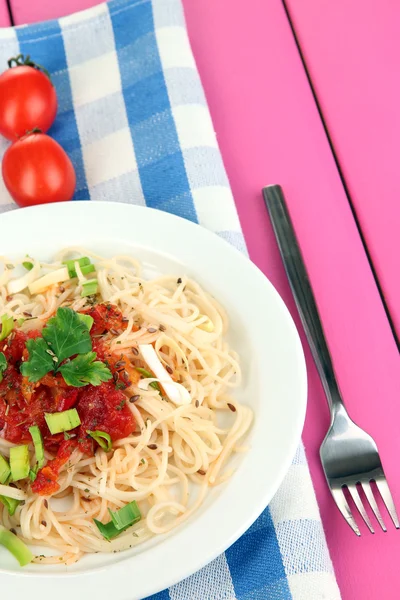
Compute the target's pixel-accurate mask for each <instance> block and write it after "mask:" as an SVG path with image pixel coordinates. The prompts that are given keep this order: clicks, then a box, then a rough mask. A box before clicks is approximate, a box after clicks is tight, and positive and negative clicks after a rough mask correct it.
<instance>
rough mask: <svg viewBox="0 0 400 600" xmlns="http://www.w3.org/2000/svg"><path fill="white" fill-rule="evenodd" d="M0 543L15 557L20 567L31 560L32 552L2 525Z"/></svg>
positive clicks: (0, 526)
mask: <svg viewBox="0 0 400 600" xmlns="http://www.w3.org/2000/svg"><path fill="white" fill-rule="evenodd" d="M0 544H1V545H2V546H4V548H7V550H8V551H9V552H11V554H12V555H13V556H14V557H15V558H16V559H17V561H18V562H19V564H20V565H21V567H24V566H25V565H27V564H29V563H30V562H31V561H32V560H33V555H32V552H31V551H30V550H29V548H28V546H26V545H25V544H24V542H22V541H21V540H20V539H19V538H18V537H17V536H16V535H14V534H13V533H11V531H8V529H6V528H5V527H3V525H0Z"/></svg>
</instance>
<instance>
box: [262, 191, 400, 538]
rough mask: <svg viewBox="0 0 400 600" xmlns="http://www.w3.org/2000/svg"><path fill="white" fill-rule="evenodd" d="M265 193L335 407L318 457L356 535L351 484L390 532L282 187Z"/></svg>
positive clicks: (378, 467) (379, 479) (375, 464)
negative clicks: (347, 405)
mask: <svg viewBox="0 0 400 600" xmlns="http://www.w3.org/2000/svg"><path fill="white" fill-rule="evenodd" d="M263 194H264V200H265V203H266V205H267V208H268V212H269V215H270V218H271V222H272V225H273V228H274V232H275V236H276V239H277V241H278V246H279V250H280V253H281V256H282V260H283V264H284V266H285V270H286V274H287V276H288V279H289V283H290V286H291V288H292V292H293V295H294V298H295V301H296V305H297V308H298V311H299V313H300V317H301V320H302V323H303V326H304V329H305V332H306V335H307V339H308V342H309V344H310V347H311V351H312V355H313V357H314V361H315V364H316V366H317V369H318V372H319V376H320V378H321V380H322V384H323V387H324V390H325V394H326V397H327V399H328V404H329V409H330V412H331V424H330V427H329V430H328V433H327V434H326V437H325V439H324V441H323V443H322V445H321V448H320V456H321V462H322V466H323V468H324V472H325V476H326V480H327V482H328V486H329V488H330V490H331V493H332V496H333V499H334V501H335V502H336V506H337V507H338V509H339V510H340V512H341V513H342V515H343V516H344V518H345V519H346V521H347V523H348V524H349V525H350V527H351V528H352V530H353V531H354V532H355V533H356V534H357V535H358V536H359V535H361V533H360V530H359V528H358V525H357V523H356V521H355V519H354V516H353V514H352V511H351V508H350V506H349V503H348V501H347V498H346V495H345V493H344V490H345V489H347V490H348V494H349V495H350V496H351V498H352V499H353V501H354V504H355V506H356V507H357V509H358V511H359V513H360V514H361V516H362V518H363V519H364V521H365V523H366V525H367V527H368V529H369V530H370V531H371V533H374V529H373V527H372V524H371V521H370V518H369V516H368V513H367V512H366V510H365V506H364V503H363V500H362V495H360V491H361V489H362V490H363V492H364V496H365V499H366V501H367V502H368V503H369V505H370V507H371V509H372V511H373V513H374V515H375V517H376V518H377V520H378V522H379V524H380V526H381V527H382V529H383V531H386V526H385V523H384V521H383V518H382V515H381V513H380V510H379V508H378V504H377V502H376V498H375V495H374V492H373V490H372V487H371V482H373V481H374V482H375V483H376V486H377V489H378V490H379V492H380V494H381V496H382V499H383V502H384V504H385V506H386V508H387V510H388V512H389V514H390V516H391V518H392V521H393V523H394V526H395V527H396V529H399V527H400V525H399V519H398V516H397V513H396V508H395V505H394V502H393V498H392V495H391V493H390V490H389V486H388V483H387V480H386V477H385V473H384V471H383V467H382V463H381V459H380V458H379V453H378V448H377V446H376V444H375V442H374V440H373V439H372V437H371V436H370V435H368V433H366V432H365V431H363V430H362V429H360V427H358V426H357V425H356V424H355V423H354V422H353V421H352V420H351V419H350V417H349V415H348V413H347V410H346V408H345V406H344V403H343V399H342V396H341V393H340V390H339V386H338V383H337V381H336V377H335V372H334V369H333V364H332V359H331V356H330V353H329V349H328V346H327V343H326V340H325V336H324V332H323V328H322V324H321V320H320V317H319V313H318V309H317V305H316V303H315V299H314V295H313V292H312V289H311V286H310V282H309V279H308V275H307V271H306V268H305V265H304V262H303V258H302V255H301V251H300V248H299V245H298V242H297V239H296V234H295V232H294V229H293V225H292V222H291V219H290V216H289V213H288V210H287V207H286V203H285V199H284V196H283V193H282V189H281V188H280V186H278V185H271V186H268V187H266V188H264V190H263Z"/></svg>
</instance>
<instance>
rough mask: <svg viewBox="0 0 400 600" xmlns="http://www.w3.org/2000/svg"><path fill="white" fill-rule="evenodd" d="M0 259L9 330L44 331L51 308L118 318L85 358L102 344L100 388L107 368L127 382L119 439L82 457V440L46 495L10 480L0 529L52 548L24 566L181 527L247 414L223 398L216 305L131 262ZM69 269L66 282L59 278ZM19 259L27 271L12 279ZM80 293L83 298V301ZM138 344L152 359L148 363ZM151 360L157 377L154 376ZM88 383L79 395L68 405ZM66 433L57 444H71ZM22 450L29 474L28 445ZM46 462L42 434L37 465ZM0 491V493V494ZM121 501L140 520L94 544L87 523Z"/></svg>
mask: <svg viewBox="0 0 400 600" xmlns="http://www.w3.org/2000/svg"><path fill="white" fill-rule="evenodd" d="M82 256H85V257H88V258H89V260H90V263H91V264H93V265H94V266H95V269H94V270H93V271H91V272H90V273H89V274H87V275H86V274H85V272H84V271H85V269H84V267H82V266H81V264H80V262H79V261H78V259H77V258H75V257H82ZM1 260H2V263H3V272H2V275H1V276H0V315H7V316H8V317H12V318H13V320H14V324H15V330H17V329H18V330H20V331H21V332H23V333H24V334H25V335H26V336H29V335H31V334H32V332H40V331H43V328H44V327H45V326H46V323H48V320H49V319H50V318H51V317H54V315H55V314H56V313H57V310H58V309H59V308H60V307H68V308H70V309H73V311H76V312H79V313H82V314H88V315H92V316H93V315H94V316H95V317H96V314H97V313H96V311H98V310H99V309H98V307H99V306H100V307H104V306H106V307H110V306H111V307H112V309H113V311H118V314H119V312H120V314H121V315H122V320H120V321H119V322H117V324H116V326H115V327H111V328H108V329H107V330H104V331H100V332H97V333H95V334H94V335H92V333H91V335H92V340H93V350H94V351H96V350H97V351H98V354H100V355H101V351H100V347H101V348H103V349H104V348H107V353H108V354H104V356H105V357H106V358H105V359H104V360H105V362H106V364H108V366H109V367H110V369H111V372H112V373H113V375H114V377H113V380H111V382H108V383H104V384H102V385H104V386H109V387H111V386H112V387H113V388H114V387H115V386H117V387H118V382H117V383H116V378H115V374H116V373H117V379H118V373H119V371H118V363H122V364H123V367H124V369H123V371H126V372H127V373H128V375H129V377H128V376H127V377H126V381H125V382H123V383H124V385H123V386H122V389H120V391H119V393H122V394H123V395H124V398H125V400H126V404H125V406H124V410H126V411H128V412H129V415H130V417H133V419H132V423H134V428H133V431H131V432H129V434H128V435H124V437H119V439H115V437H116V436H114V439H113V441H112V448H111V450H109V451H107V449H103V448H102V447H100V446H99V445H96V448H95V451H94V452H87V451H85V446H84V445H83V446H82V444H79V445H77V446H74V448H73V451H72V453H71V455H70V456H69V458H68V460H67V461H66V462H65V464H63V465H61V468H60V470H59V474H58V478H57V491H56V492H55V493H53V494H51V495H50V494H44V495H43V494H42V493H35V492H34V491H33V490H34V489H35V483H36V482H34V483H32V481H30V480H29V478H26V479H22V480H19V481H16V482H15V483H14V484H12V486H13V487H11V488H9V489H11V490H12V491H11V494H14V496H18V498H17V499H19V500H22V502H21V503H20V504H19V505H18V506H17V508H16V510H15V513H14V514H13V515H10V514H9V511H8V510H7V508H6V506H5V505H4V506H3V505H2V504H0V523H2V524H3V526H4V527H5V528H7V529H11V530H13V531H15V532H16V534H17V536H18V537H19V538H20V539H21V540H22V541H24V542H25V543H27V544H35V545H39V546H47V547H49V548H51V549H52V551H51V552H50V553H49V555H40V556H35V557H34V558H33V562H37V563H45V564H51V563H57V564H60V562H63V563H65V564H72V563H73V562H75V561H77V560H79V559H80V558H81V557H82V556H83V555H84V554H85V553H92V552H115V551H120V550H125V549H127V548H130V547H132V546H136V545H138V544H140V543H142V542H143V541H145V540H146V539H148V538H150V537H151V536H153V535H156V534H162V533H166V532H168V531H169V530H171V529H172V528H174V527H176V526H178V525H180V524H181V523H183V522H184V521H185V520H186V519H188V518H189V517H190V515H192V514H193V512H194V511H196V509H197V508H198V507H199V506H200V505H201V503H202V502H203V500H204V498H205V496H206V495H207V492H208V491H209V489H210V487H212V486H216V485H218V484H220V483H221V482H223V481H225V480H226V479H227V478H228V477H229V476H230V475H231V473H232V469H229V467H228V468H226V465H227V462H228V461H229V458H230V457H231V455H232V454H233V453H235V452H237V451H240V450H241V449H242V448H241V447H240V440H241V438H242V437H243V436H244V435H245V434H246V433H247V432H248V430H249V427H250V425H251V421H252V412H251V410H250V409H249V408H248V407H246V406H243V405H242V404H240V403H239V402H237V401H236V400H235V399H234V398H233V397H231V396H230V395H229V393H230V391H231V390H233V389H234V388H235V387H237V386H239V385H240V382H241V370H240V365H239V362H238V356H237V354H236V353H235V352H234V351H232V350H231V349H230V347H229V346H228V344H227V342H226V340H225V337H224V336H225V334H226V331H227V329H228V320H227V316H226V314H225V312H224V310H223V308H222V307H221V306H220V305H219V304H218V303H217V302H216V300H215V299H214V298H213V297H212V296H210V295H209V294H208V293H206V292H205V291H204V290H203V289H202V288H201V287H200V285H198V284H197V283H196V282H195V281H193V280H192V279H189V278H188V277H184V276H182V277H180V278H178V279H177V278H176V277H175V276H169V275H164V276H161V277H158V278H156V279H153V280H150V281H149V280H146V279H145V278H144V277H143V275H142V267H141V265H140V264H139V262H138V261H136V260H134V259H133V258H132V257H130V256H116V257H114V258H110V259H108V258H103V257H101V256H98V255H96V254H93V253H90V252H88V251H87V250H85V249H83V248H68V249H66V250H64V251H62V252H60V253H59V254H58V255H57V256H56V258H55V260H54V262H52V263H39V262H38V261H36V260H34V259H32V258H25V259H24V260H23V261H17V262H14V263H11V261H10V260H9V259H8V258H4V257H3V258H2V259H1ZM68 261H69V265H71V263H72V264H73V266H74V267H75V273H72V274H73V275H76V276H74V277H72V278H71V277H69V278H67V279H63V280H62V281H61V280H60V277H61V279H62V272H63V273H64V275H63V277H65V266H64V265H65V263H66V262H68ZM27 262H28V265H27V264H26V263H27ZM22 263H24V264H25V267H27V268H28V269H29V270H28V271H27V272H24V271H22V275H20V276H18V270H21V269H22ZM86 271H88V269H86ZM69 275H71V272H70V273H69ZM46 277H47V279H46ZM23 278H25V279H23ZM88 286H89V287H88ZM85 289H90V290H91V291H92V292H93V293H92V294H90V295H83V294H84V290H85ZM13 290H16V291H15V292H14V293H10V291H11V292H12V291H13ZM116 314H117V313H116ZM23 319H24V320H23ZM22 320H23V321H22ZM17 324H19V325H18V326H17ZM94 324H95V326H96V325H98V323H97V321H96V319H95V321H94ZM15 330H14V333H15ZM96 331H97V330H96ZM35 335H39V334H35ZM100 345H101V346H100ZM0 346H1V343H0ZM145 348H147V349H149V348H150V351H151V352H152V353H153V354H152V356H153V364H149V363H150V362H151V361H150V360H149V358H148V357H147V355H145V352H144V349H145ZM148 352H149V350H147V354H148ZM151 352H150V354H151ZM145 356H146V357H147V359H146V358H145ZM149 356H150V355H149ZM110 357H111V358H112V360H113V362H112V360H111V358H110ZM22 360H26V353H25V359H24V358H23V359H22ZM107 361H108V362H107ZM154 361H156V362H157V365H158V369H159V371H160V368H161V369H162V371H160V373H161V372H162V373H167V374H168V376H166V377H167V378H166V377H164V376H157V374H156V369H155V363H154ZM128 363H129V364H128ZM110 365H112V367H111V366H110ZM157 365H156V366H157ZM35 385H40V382H38V384H35ZM64 387H65V386H64ZM93 387H94V386H92V385H88V386H82V387H80V388H79V394H80V396H79V397H80V398H84V397H85V394H86V395H87V394H88V393H89V388H93ZM100 389H102V388H99V390H100ZM35 390H37V388H35ZM167 390H168V393H167ZM183 392H184V393H183ZM36 393H37V391H36ZM93 393H94V392H93ZM185 398H186V399H187V398H189V400H188V402H186V401H185ZM3 400H4V398H3ZM0 402H2V398H0ZM81 402H83V400H79V402H78V404H77V405H76V406H77V411H78V413H79V412H80V408H79V407H80V403H81ZM104 410H106V408H105V409H104ZM220 414H227V415H229V419H227V420H228V421H229V423H230V424H229V426H226V425H225V424H221V420H220V418H219V415H220ZM4 419H5V422H4V423H3V429H2V431H0V454H1V455H2V456H3V457H5V458H6V460H8V459H9V457H10V449H11V448H12V447H13V446H15V443H12V442H10V441H9V439H7V438H8V436H7V424H6V417H4ZM81 419H82V415H81ZM1 427H2V424H1V412H0V429H1ZM43 431H44V430H43ZM74 431H76V430H72V432H69V433H68V434H66V437H67V438H69V439H72V440H73V439H74V435H75V433H74ZM49 439H50V438H49ZM85 443H86V442H85ZM91 443H94V442H92V441H91ZM29 448H30V466H31V468H33V466H34V462H35V456H34V448H33V446H32V445H30V446H29ZM53 458H54V451H53V452H52V451H51V448H50V450H49V445H48V444H47V442H46V438H45V460H46V461H47V462H48V461H51V460H52V459H53ZM50 464H51V463H50ZM39 473H40V471H39ZM36 481H39V475H37V480H36ZM36 485H37V484H36ZM4 487H5V486H1V485H0V494H1V493H2V489H3V488H4ZM32 488H33V489H32ZM132 501H136V502H137V505H138V507H139V509H140V512H141V515H142V518H141V520H140V521H139V522H137V523H136V524H134V525H132V526H131V527H129V528H127V529H126V530H125V531H122V532H121V533H120V534H119V535H118V536H116V537H114V538H113V539H110V540H107V539H105V538H104V537H103V536H102V534H101V532H100V531H99V528H98V527H97V526H96V523H95V521H94V519H96V520H97V521H100V522H102V523H106V522H107V521H109V511H110V510H111V511H118V510H119V509H121V508H122V507H124V506H126V504H127V503H130V502H132Z"/></svg>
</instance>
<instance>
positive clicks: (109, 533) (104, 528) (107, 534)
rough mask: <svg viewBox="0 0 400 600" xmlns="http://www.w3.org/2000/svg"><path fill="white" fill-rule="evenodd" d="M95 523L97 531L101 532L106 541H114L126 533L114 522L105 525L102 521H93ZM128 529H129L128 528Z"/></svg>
mask: <svg viewBox="0 0 400 600" xmlns="http://www.w3.org/2000/svg"><path fill="white" fill-rule="evenodd" d="M93 521H94V522H95V524H96V526H97V529H98V530H99V531H100V533H101V535H102V536H103V537H104V538H106V540H112V539H113V538H115V537H117V535H119V534H120V533H122V532H123V531H124V530H123V529H117V528H116V527H115V525H114V523H113V522H112V521H110V522H109V523H105V524H104V523H102V522H101V521H98V520H97V519H93ZM126 529H128V528H127V527H126Z"/></svg>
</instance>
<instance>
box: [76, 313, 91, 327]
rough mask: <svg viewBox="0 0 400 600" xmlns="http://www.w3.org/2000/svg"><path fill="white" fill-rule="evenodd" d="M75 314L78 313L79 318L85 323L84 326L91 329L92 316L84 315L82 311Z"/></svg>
mask: <svg viewBox="0 0 400 600" xmlns="http://www.w3.org/2000/svg"><path fill="white" fill-rule="evenodd" d="M77 315H78V317H79V319H80V320H81V321H82V322H83V323H85V325H86V327H87V328H88V330H89V331H90V330H91V329H92V325H93V323H94V319H93V317H91V316H90V315H84V314H83V313H77Z"/></svg>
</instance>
